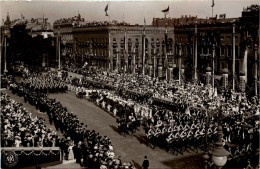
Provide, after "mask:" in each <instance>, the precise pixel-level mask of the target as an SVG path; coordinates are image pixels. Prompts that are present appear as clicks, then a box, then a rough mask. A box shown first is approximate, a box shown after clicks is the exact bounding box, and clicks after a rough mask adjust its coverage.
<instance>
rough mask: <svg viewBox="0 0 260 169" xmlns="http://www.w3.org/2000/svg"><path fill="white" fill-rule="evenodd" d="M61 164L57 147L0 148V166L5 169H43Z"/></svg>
mask: <svg viewBox="0 0 260 169" xmlns="http://www.w3.org/2000/svg"><path fill="white" fill-rule="evenodd" d="M61 163H62V156H61V151H60V148H59V147H2V148H1V166H2V168H6V169H15V168H28V167H29V168H30V167H35V168H44V167H47V166H52V165H57V164H61Z"/></svg>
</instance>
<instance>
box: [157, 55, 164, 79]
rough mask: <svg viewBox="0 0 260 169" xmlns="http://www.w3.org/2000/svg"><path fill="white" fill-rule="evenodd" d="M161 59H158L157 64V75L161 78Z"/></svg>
mask: <svg viewBox="0 0 260 169" xmlns="http://www.w3.org/2000/svg"><path fill="white" fill-rule="evenodd" d="M162 66H163V65H162V60H161V59H160V61H159V64H158V77H159V78H162Z"/></svg>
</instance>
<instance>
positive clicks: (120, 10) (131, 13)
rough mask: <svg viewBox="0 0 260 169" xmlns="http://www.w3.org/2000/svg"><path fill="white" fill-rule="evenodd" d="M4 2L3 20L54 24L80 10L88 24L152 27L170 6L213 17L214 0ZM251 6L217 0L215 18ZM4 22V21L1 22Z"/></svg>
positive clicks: (174, 13)
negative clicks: (40, 20)
mask: <svg viewBox="0 0 260 169" xmlns="http://www.w3.org/2000/svg"><path fill="white" fill-rule="evenodd" d="M0 1H1V6H0V10H1V18H4V19H5V18H6V15H7V12H9V15H10V17H11V19H12V20H13V19H16V18H20V17H21V13H22V14H23V15H24V16H25V18H27V19H30V18H32V17H33V18H39V17H42V16H43V14H44V16H45V17H47V18H49V21H50V23H51V24H53V22H54V21H55V20H57V19H60V18H67V17H72V16H75V15H77V13H78V11H79V12H80V14H81V16H82V17H84V18H85V20H86V21H94V20H95V21H104V20H107V21H108V20H109V18H110V20H111V21H112V20H117V21H123V20H124V21H126V22H129V23H132V24H134V23H137V24H143V21H144V17H145V19H146V24H151V22H152V18H153V17H160V18H161V17H164V14H163V13H162V12H161V10H163V9H166V8H167V7H168V5H169V7H170V11H169V14H168V15H167V16H168V17H181V16H182V15H192V16H196V15H197V16H198V17H202V18H205V17H210V16H211V12H212V11H211V9H212V8H211V4H212V0H172V1H89V0H88V1H86V0H85V1H83V0H81V1H72V0H71V1H65V0H49V1H39V0H31V1H29V0H27V1H24V0H23V1H20V0H16V1H15V0H12V1H10V0H7V1H3V0H0ZM107 4H109V10H108V14H109V15H110V17H109V18H108V17H106V16H105V12H104V9H105V6H106V5H107ZM251 4H259V1H256V0H215V6H214V15H216V14H223V13H226V14H227V15H226V16H227V17H228V18H230V17H240V16H241V12H242V10H243V7H247V6H249V5H251ZM0 22H2V19H1V21H0Z"/></svg>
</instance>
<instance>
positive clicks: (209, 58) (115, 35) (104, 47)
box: [54, 5, 259, 83]
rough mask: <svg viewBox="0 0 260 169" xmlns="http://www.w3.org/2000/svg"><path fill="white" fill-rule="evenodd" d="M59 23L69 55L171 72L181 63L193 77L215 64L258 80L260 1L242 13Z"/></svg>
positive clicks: (111, 64)
mask: <svg viewBox="0 0 260 169" xmlns="http://www.w3.org/2000/svg"><path fill="white" fill-rule="evenodd" d="M78 18H79V17H78ZM58 28H60V37H61V41H63V42H65V43H64V47H63V48H62V49H61V50H62V51H63V54H64V55H68V54H69V55H70V56H72V57H73V58H74V59H75V60H77V61H78V62H82V63H84V62H85V61H87V62H88V63H89V64H90V65H95V66H98V67H103V68H105V69H107V70H115V69H117V70H118V71H128V72H139V73H143V74H150V75H151V76H160V77H163V78H168V77H171V76H176V75H178V74H179V72H180V71H179V70H180V69H179V68H181V69H182V71H181V72H183V71H184V70H185V71H184V73H185V75H187V76H189V77H190V79H191V78H192V77H193V78H194V77H195V78H199V76H200V75H203V74H204V75H205V73H206V72H207V71H208V72H209V71H210V70H211V74H213V73H214V74H215V76H214V77H215V79H221V77H222V74H223V73H224V72H225V73H226V72H227V71H228V74H229V75H230V77H231V76H232V77H234V79H235V78H236V80H237V81H238V79H239V75H244V76H245V81H246V82H248V81H250V82H254V83H256V80H257V76H258V75H259V66H258V60H259V59H257V58H259V54H258V53H257V52H258V49H259V39H258V37H259V34H258V31H259V6H258V5H252V6H249V7H247V8H245V9H244V10H243V11H242V16H241V17H238V18H226V15H225V14H221V15H220V16H219V17H218V16H216V17H211V18H198V17H197V16H195V17H194V16H182V17H181V18H154V19H153V22H152V25H129V24H126V23H116V22H114V21H113V22H111V23H108V22H84V21H82V19H81V20H80V19H79V21H78V20H77V19H76V20H74V21H73V22H71V21H70V22H56V23H54V33H56V35H58V34H57V30H58ZM144 39H145V40H144ZM234 63H235V64H234ZM233 65H235V67H234V69H233ZM168 70H170V71H168ZM212 70H214V71H212ZM223 70H225V71H223ZM172 71H173V73H172ZM178 71H179V72H178ZM166 72H168V73H169V72H171V73H170V74H166ZM233 75H234V76H233Z"/></svg>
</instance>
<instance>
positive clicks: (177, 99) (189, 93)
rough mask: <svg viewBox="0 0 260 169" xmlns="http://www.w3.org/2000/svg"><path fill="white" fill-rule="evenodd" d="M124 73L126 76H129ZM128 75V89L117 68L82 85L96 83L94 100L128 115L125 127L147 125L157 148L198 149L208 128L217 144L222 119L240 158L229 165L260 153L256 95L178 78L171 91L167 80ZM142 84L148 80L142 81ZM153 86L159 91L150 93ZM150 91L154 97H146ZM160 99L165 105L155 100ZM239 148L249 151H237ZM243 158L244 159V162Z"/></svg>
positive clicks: (232, 149) (229, 145)
mask: <svg viewBox="0 0 260 169" xmlns="http://www.w3.org/2000/svg"><path fill="white" fill-rule="evenodd" d="M125 76H126V77H127V75H125ZM129 76H132V77H131V78H126V79H129V80H128V81H125V83H123V87H124V88H123V89H122V90H126V91H123V92H122V91H120V89H119V88H120V87H121V86H120V87H119V86H118V85H117V84H118V83H119V82H118V81H120V80H121V81H124V80H126V79H123V78H124V77H122V76H121V79H120V75H119V74H116V73H114V74H113V73H112V75H111V74H110V73H108V72H103V73H100V74H98V75H96V74H94V75H93V78H92V77H86V79H85V83H84V78H83V79H82V80H81V86H87V87H89V86H91V88H93V89H95V90H93V93H94V94H93V95H92V99H93V100H94V101H95V102H96V104H97V105H99V106H100V107H101V108H103V109H106V110H107V111H109V112H111V113H113V114H114V115H115V116H116V117H117V118H120V119H123V120H120V121H119V120H118V122H120V123H118V125H119V126H122V122H123V123H124V124H125V126H128V128H127V127H126V128H125V129H126V130H127V129H130V127H129V126H132V124H135V125H137V126H135V127H133V128H137V127H138V124H142V125H143V127H144V129H145V132H146V135H147V140H148V141H149V142H150V143H152V144H153V147H154V146H155V145H164V146H165V145H167V146H166V147H165V148H166V150H169V149H171V150H172V151H173V153H175V152H176V153H177V154H178V153H180V154H182V153H183V152H184V151H187V150H188V151H189V150H192V151H198V149H202V148H203V147H204V140H205V133H206V131H205V130H207V135H208V136H207V137H209V138H208V139H209V143H212V142H213V141H214V140H215V139H216V137H215V136H216V133H217V127H218V123H221V125H222V126H223V134H224V136H223V141H225V142H226V145H225V146H226V147H227V148H228V149H229V150H230V152H231V153H232V156H233V157H235V159H236V160H234V159H232V160H230V164H227V165H231V166H233V165H234V164H235V163H236V164H237V165H238V166H239V165H245V166H246V165H247V163H248V162H249V163H250V159H256V158H257V156H258V155H256V154H257V151H258V146H259V144H258V142H259V137H258V135H259V115H260V113H259V108H260V107H259V100H258V99H257V97H252V98H250V99H248V98H246V97H245V95H244V94H243V93H242V94H241V93H237V94H231V95H229V96H219V95H217V94H216V92H215V90H213V91H211V90H210V87H209V88H207V87H206V86H203V85H198V84H185V85H184V86H178V84H177V83H175V85H174V86H175V87H174V89H172V90H171V91H169V88H167V87H165V88H163V87H162V88H160V86H164V85H165V86H166V85H167V84H163V82H161V83H162V84H157V85H158V86H157V85H154V84H156V83H153V84H152V85H151V86H149V85H150V84H151V82H150V81H149V80H147V81H146V78H142V81H140V80H139V81H138V80H135V78H138V76H137V77H133V75H129ZM107 79H108V80H107ZM106 80H107V81H106ZM79 81H80V80H79ZM110 82H112V84H111V83H110ZM173 83H174V82H173ZM100 84H109V85H112V86H114V88H115V90H114V91H110V90H108V88H109V89H111V87H110V86H105V85H103V86H102V85H100ZM114 84H115V85H114ZM121 84H122V83H121ZM143 84H146V85H145V86H143ZM131 85H133V86H135V91H132V92H129V90H130V89H131ZM81 89H82V87H81ZM148 89H151V90H152V92H153V93H155V94H154V95H149V94H147V93H146V92H147V90H148ZM156 89H158V91H157V90H156ZM97 90H98V92H97ZM118 90H119V91H118ZM127 91H128V92H127ZM139 91H142V93H139ZM214 92H215V93H214ZM159 93H162V94H161V95H160V94H159ZM163 93H167V94H166V96H168V98H169V97H170V99H168V98H166V97H164V95H163ZM90 95H91V94H90ZM147 95H149V96H150V98H146V97H145V96H147ZM140 96H144V97H141V98H143V99H140ZM154 96H155V97H154ZM151 98H155V99H151ZM149 100H150V101H149ZM151 100H152V101H151ZM153 100H154V101H153ZM169 100H170V101H169ZM156 102H159V103H161V104H158V103H157V104H156ZM151 103H153V104H151ZM162 105H165V106H162ZM234 145H235V146H234ZM204 148H205V147H204ZM255 150H257V151H255ZM235 152H236V153H235ZM238 152H247V153H240V155H238V154H237V153H238ZM235 154H236V155H235ZM238 161H239V163H238ZM242 161H244V162H245V163H244V164H243V162H242ZM250 164H252V162H251V163H250ZM254 165H257V164H254Z"/></svg>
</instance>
